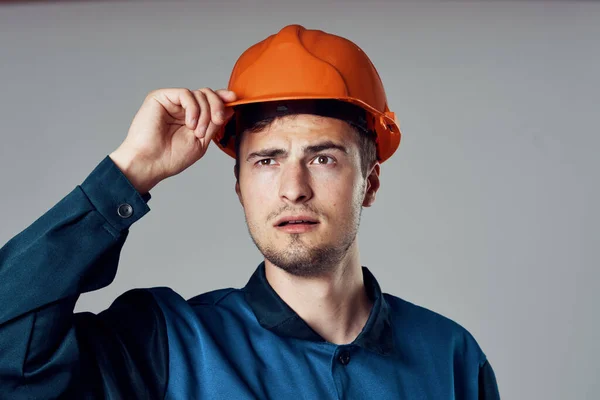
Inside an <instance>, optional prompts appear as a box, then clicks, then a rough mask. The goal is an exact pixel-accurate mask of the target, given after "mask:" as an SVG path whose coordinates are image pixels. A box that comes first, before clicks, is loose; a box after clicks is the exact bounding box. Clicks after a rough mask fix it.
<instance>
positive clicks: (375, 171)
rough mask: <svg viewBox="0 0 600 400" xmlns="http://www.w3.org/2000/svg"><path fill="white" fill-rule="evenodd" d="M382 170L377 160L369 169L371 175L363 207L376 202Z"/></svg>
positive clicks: (368, 178) (368, 176) (368, 177)
mask: <svg viewBox="0 0 600 400" xmlns="http://www.w3.org/2000/svg"><path fill="white" fill-rule="evenodd" d="M380 172H381V167H380V166H379V162H378V161H375V164H373V166H372V167H371V170H370V171H369V175H367V187H366V190H365V197H364V200H363V203H362V205H363V207H371V205H372V204H373V203H374V202H375V194H377V191H378V190H379V186H380V181H379V173H380Z"/></svg>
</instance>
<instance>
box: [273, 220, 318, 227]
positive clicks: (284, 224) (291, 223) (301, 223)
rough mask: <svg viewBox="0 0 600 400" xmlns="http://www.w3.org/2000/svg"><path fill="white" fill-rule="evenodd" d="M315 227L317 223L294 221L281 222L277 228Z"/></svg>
mask: <svg viewBox="0 0 600 400" xmlns="http://www.w3.org/2000/svg"><path fill="white" fill-rule="evenodd" d="M305 224H306V225H316V224H317V222H314V221H306V220H296V221H283V222H281V223H280V224H279V225H277V226H286V225H305Z"/></svg>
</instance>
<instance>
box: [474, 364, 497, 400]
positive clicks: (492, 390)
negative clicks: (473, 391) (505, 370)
mask: <svg viewBox="0 0 600 400" xmlns="http://www.w3.org/2000/svg"><path fill="white" fill-rule="evenodd" d="M478 380H479V400H500V393H499V391H498V383H497V382H496V375H495V374H494V370H493V369H492V366H491V365H490V363H489V361H488V360H485V362H484V363H483V364H482V365H481V367H479V379H478Z"/></svg>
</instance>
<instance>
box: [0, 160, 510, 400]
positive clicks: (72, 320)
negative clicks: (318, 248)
mask: <svg viewBox="0 0 600 400" xmlns="http://www.w3.org/2000/svg"><path fill="white" fill-rule="evenodd" d="M149 198H150V196H149V195H145V196H142V195H140V194H139V193H138V192H137V191H136V190H135V189H134V188H133V186H132V185H131V183H130V182H129V181H128V180H127V178H126V177H125V176H124V175H123V174H122V173H121V171H120V170H119V169H118V168H117V167H116V166H115V165H114V163H113V162H112V161H111V159H110V158H109V157H106V158H105V159H104V160H103V161H102V162H101V163H100V164H99V165H98V166H97V167H96V169H95V170H94V171H93V172H92V173H91V174H90V175H89V176H88V178H87V179H86V180H85V181H84V182H83V183H82V184H81V185H80V186H77V187H76V188H75V189H74V190H73V191H72V192H71V193H70V194H68V195H67V196H66V197H65V198H63V199H62V200H61V201H60V202H59V203H58V204H56V205H55V206H54V207H53V208H52V209H50V210H49V211H48V212H47V213H45V214H44V215H43V216H42V217H41V218H39V219H38V220H37V221H35V222H34V223H33V224H32V225H31V226H29V227H28V228H27V229H25V230H24V231H23V232H21V233H20V234H18V235H17V236H15V237H14V238H13V239H11V240H10V241H9V242H8V243H7V244H6V245H5V246H4V247H2V249H0V304H2V307H1V308H0V398H1V399H47V398H57V397H59V398H111V399H135V398H140V399H154V398H160V399H486V400H489V399H498V398H499V394H498V388H497V384H496V379H495V376H494V372H493V370H492V368H491V366H490V364H489V362H488V361H487V359H486V356H485V354H484V353H483V351H482V350H481V348H480V347H479V346H478V344H477V342H476V341H475V339H474V338H473V336H472V335H471V334H470V333H469V332H468V331H467V330H466V329H464V328H463V327H462V326H460V325H459V324H457V323H456V322H453V321H452V320H450V319H448V318H445V317H443V316H441V315H439V314H437V313H434V312H432V311H430V310H427V309H425V308H423V307H419V306H417V305H415V304H412V303H409V302H407V301H405V300H402V299H400V298H398V297H395V296H392V295H389V294H383V293H382V292H381V289H380V287H379V285H378V283H377V280H376V279H375V277H374V276H373V275H372V274H371V272H370V271H369V270H368V269H367V268H365V267H363V278H364V279H363V280H364V284H365V290H366V292H367V295H368V296H369V298H370V299H371V300H372V302H373V307H372V310H371V312H370V315H369V318H368V321H367V323H366V325H365V327H364V328H363V330H362V332H361V333H360V334H359V336H358V337H357V338H356V340H354V341H353V342H352V343H350V344H345V345H336V344H333V343H329V342H327V341H326V340H324V339H323V338H322V337H320V336H319V335H318V334H317V333H316V332H315V331H313V330H312V329H311V328H310V327H309V326H308V325H307V324H306V323H305V322H304V321H303V320H302V319H301V318H300V317H299V316H298V315H297V314H296V313H295V312H294V311H293V310H292V309H291V308H290V307H289V306H288V305H287V304H286V303H285V302H284V301H283V300H282V299H281V298H280V297H279V296H278V295H277V293H276V292H275V291H274V290H273V288H272V287H271V286H270V285H269V283H268V281H267V279H266V277H265V270H264V263H261V264H260V265H259V266H258V268H257V269H256V271H255V272H254V274H253V275H252V276H251V278H250V280H249V282H248V284H247V285H246V286H245V287H244V288H241V289H221V290H216V291H213V292H209V293H205V294H202V295H199V296H197V297H194V298H192V299H189V300H187V301H186V300H185V299H183V298H182V297H181V296H179V295H178V294H177V293H175V292H174V291H173V290H171V289H168V288H160V287H159V288H150V289H134V290H131V291H128V292H126V293H125V294H123V295H121V296H120V297H119V298H118V299H117V300H115V302H114V303H113V304H112V305H111V306H110V307H109V308H108V309H107V310H105V311H103V312H101V313H99V314H97V315H95V314H92V313H89V312H86V313H76V314H74V313H73V309H74V307H75V303H76V301H77V298H78V297H79V295H80V294H81V293H84V292H88V291H92V290H96V289H99V288H102V287H104V286H107V285H108V284H110V282H112V280H113V279H114V277H115V274H116V270H117V265H118V261H119V254H120V251H121V248H122V246H123V244H124V242H125V239H126V237H127V235H128V232H129V228H130V226H131V225H132V224H133V223H134V222H135V221H137V220H139V219H140V218H141V217H142V216H144V215H145V214H146V213H147V212H148V211H149V208H148V205H147V201H148V200H149Z"/></svg>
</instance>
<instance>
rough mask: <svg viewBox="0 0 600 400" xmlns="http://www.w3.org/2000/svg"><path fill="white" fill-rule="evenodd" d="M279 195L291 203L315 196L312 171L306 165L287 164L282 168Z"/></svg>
mask: <svg viewBox="0 0 600 400" xmlns="http://www.w3.org/2000/svg"><path fill="white" fill-rule="evenodd" d="M279 196H280V197H281V198H282V199H285V200H286V201H288V202H291V203H304V202H306V201H308V200H310V199H311V198H312V196H313V192H312V188H311V185H310V173H309V171H308V168H306V166H304V165H289V164H288V165H286V166H285V167H283V168H282V173H281V175H280V182H279Z"/></svg>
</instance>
